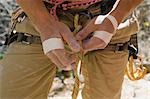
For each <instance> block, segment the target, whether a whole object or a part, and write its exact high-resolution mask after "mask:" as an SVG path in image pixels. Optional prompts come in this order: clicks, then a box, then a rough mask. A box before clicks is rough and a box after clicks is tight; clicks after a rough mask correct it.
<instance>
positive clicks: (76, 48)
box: [72, 43, 81, 52]
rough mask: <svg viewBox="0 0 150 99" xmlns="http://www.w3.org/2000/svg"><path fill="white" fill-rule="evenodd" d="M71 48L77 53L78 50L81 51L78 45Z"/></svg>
mask: <svg viewBox="0 0 150 99" xmlns="http://www.w3.org/2000/svg"><path fill="white" fill-rule="evenodd" d="M72 47H73V49H72V50H73V51H74V52H79V51H80V49H81V47H80V45H79V44H78V43H76V44H73V45H72Z"/></svg>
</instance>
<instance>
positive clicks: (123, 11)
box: [111, 0, 144, 24]
mask: <svg viewBox="0 0 150 99" xmlns="http://www.w3.org/2000/svg"><path fill="white" fill-rule="evenodd" d="M142 1H144V0H120V2H119V4H118V6H117V8H116V9H115V10H114V11H113V12H112V13H111V15H113V16H114V17H115V18H116V20H117V21H118V23H119V24H120V23H121V22H122V21H124V19H126V18H127V17H128V16H129V15H130V14H131V13H132V12H133V10H134V9H135V8H136V7H137V6H138V5H139V4H140V3H141V2H142Z"/></svg>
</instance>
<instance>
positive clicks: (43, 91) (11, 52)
mask: <svg viewBox="0 0 150 99" xmlns="http://www.w3.org/2000/svg"><path fill="white" fill-rule="evenodd" d="M0 66H1V71H0V76H1V80H0V86H1V87H0V91H1V92H0V98H1V99H46V98H47V95H48V93H49V89H50V86H51V84H52V81H53V78H54V76H55V71H56V67H55V66H54V64H52V62H51V61H50V60H49V59H48V58H47V57H46V56H45V55H44V54H43V51H42V46H41V44H31V45H24V44H21V43H13V44H12V45H11V46H10V48H9V49H8V51H7V54H6V55H5V57H4V59H3V60H2V61H0Z"/></svg>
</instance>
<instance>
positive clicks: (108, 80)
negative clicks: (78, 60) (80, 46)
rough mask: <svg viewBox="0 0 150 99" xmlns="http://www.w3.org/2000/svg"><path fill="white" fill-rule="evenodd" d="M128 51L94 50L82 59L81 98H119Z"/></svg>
mask: <svg viewBox="0 0 150 99" xmlns="http://www.w3.org/2000/svg"><path fill="white" fill-rule="evenodd" d="M127 61H128V51H124V52H123V51H122V52H113V51H94V52H90V53H89V54H88V55H86V56H85V57H84V60H83V69H82V70H83V74H84V76H85V87H84V89H83V92H82V93H83V94H82V95H83V99H120V91H121V86H122V82H123V77H124V69H125V66H126V64H127Z"/></svg>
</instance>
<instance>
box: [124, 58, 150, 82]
mask: <svg viewBox="0 0 150 99" xmlns="http://www.w3.org/2000/svg"><path fill="white" fill-rule="evenodd" d="M136 61H138V62H135V60H134V58H133V56H130V57H129V62H128V65H127V67H126V69H125V73H126V75H127V76H128V78H129V79H130V80H132V81H135V80H139V79H142V78H143V77H144V76H145V75H146V73H147V68H146V67H144V66H143V63H142V59H141V57H139V56H138V57H137V60H136Z"/></svg>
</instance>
